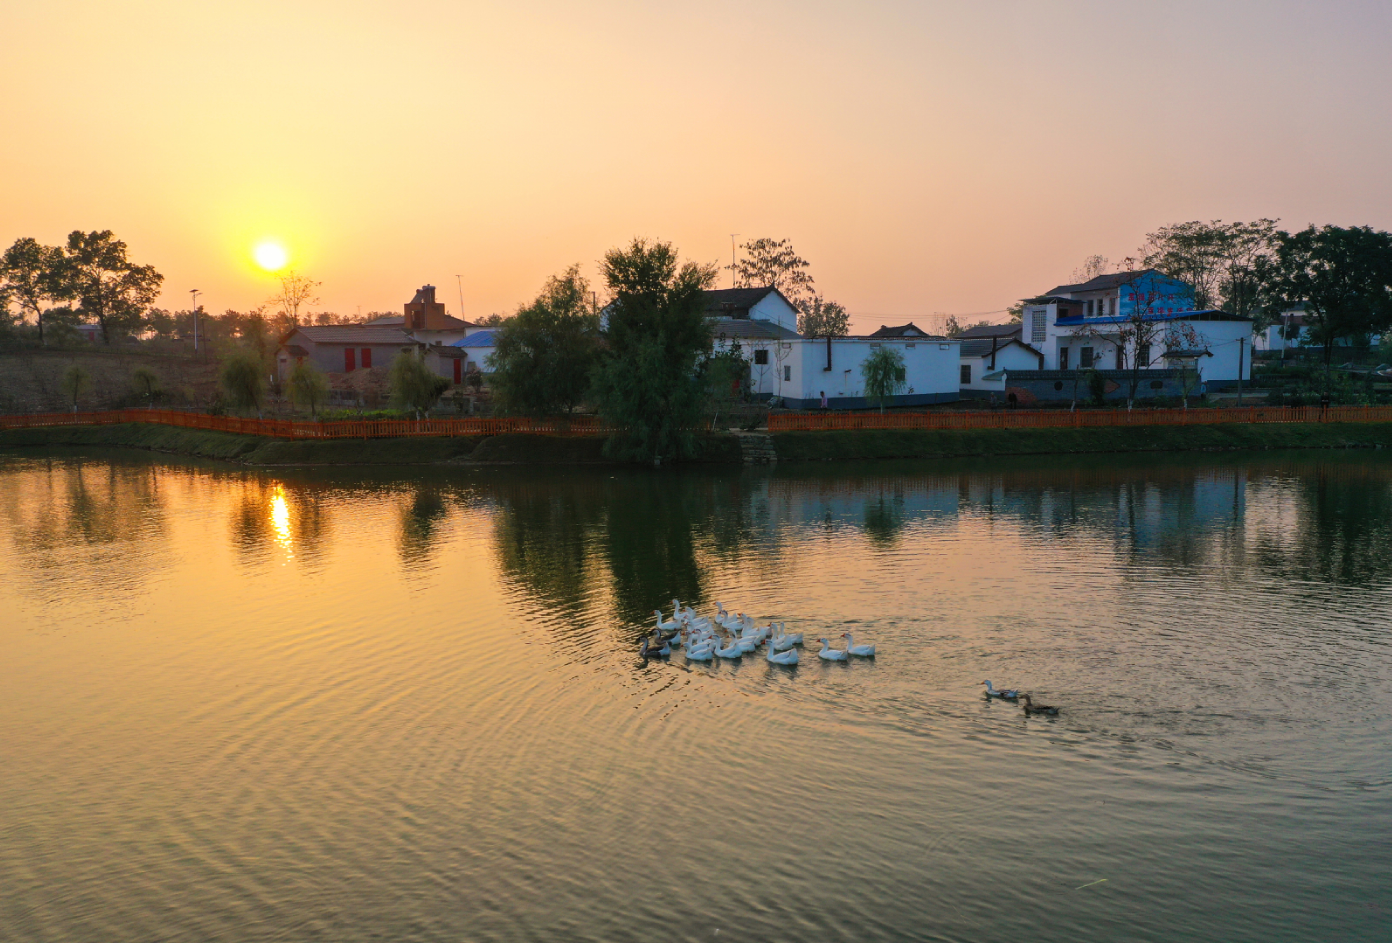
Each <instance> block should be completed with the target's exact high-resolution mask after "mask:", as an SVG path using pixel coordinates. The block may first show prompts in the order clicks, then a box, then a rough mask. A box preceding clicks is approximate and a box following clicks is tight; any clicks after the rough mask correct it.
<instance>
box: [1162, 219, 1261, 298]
mask: <svg viewBox="0 0 1392 943" xmlns="http://www.w3.org/2000/svg"><path fill="white" fill-rule="evenodd" d="M1276 233H1277V230H1276V220H1273V219H1258V220H1253V221H1252V222H1250V223H1242V222H1234V223H1225V222H1223V221H1222V220H1220V219H1215V220H1213V221H1212V222H1208V223H1204V222H1200V221H1198V220H1193V221H1191V222H1187V223H1176V224H1175V225H1173V226H1163V227H1161V228H1160V229H1158V230H1156V231H1155V232H1153V233H1150V234H1148V235H1147V236H1146V244H1145V245H1144V246H1143V247H1142V248H1141V250H1140V252H1139V253H1138V255H1139V256H1140V263H1141V267H1143V268H1155V269H1159V270H1160V271H1162V272H1164V273H1165V274H1166V275H1169V276H1171V277H1172V278H1178V279H1180V280H1182V281H1185V282H1188V283H1189V284H1190V285H1191V286H1193V289H1194V304H1195V306H1196V307H1198V308H1199V309H1200V310H1207V309H1210V308H1216V307H1219V306H1220V305H1221V306H1222V307H1223V308H1224V310H1226V311H1228V312H1230V313H1232V314H1236V315H1239V316H1241V317H1248V316H1250V314H1251V313H1252V310H1253V308H1254V307H1255V306H1256V304H1257V295H1258V290H1257V289H1258V287H1259V286H1258V283H1257V268H1258V266H1259V264H1260V263H1261V261H1262V260H1263V259H1268V258H1270V256H1271V254H1272V251H1273V250H1274V247H1275V242H1276Z"/></svg>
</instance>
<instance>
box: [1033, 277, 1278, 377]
mask: <svg viewBox="0 0 1392 943" xmlns="http://www.w3.org/2000/svg"><path fill="white" fill-rule="evenodd" d="M1022 329H1023V333H1022V340H1023V341H1024V342H1026V343H1028V344H1029V346H1030V347H1032V348H1034V349H1035V350H1037V351H1039V353H1040V354H1042V355H1043V358H1044V364H1043V367H1042V369H1044V370H1087V369H1098V370H1125V369H1127V368H1128V367H1131V366H1135V365H1139V366H1140V367H1141V368H1142V369H1165V368H1173V367H1178V366H1187V365H1193V366H1194V367H1195V368H1196V369H1197V370H1198V372H1199V376H1200V378H1201V380H1202V382H1203V383H1204V384H1205V385H1206V386H1207V388H1208V389H1210V390H1212V389H1219V388H1222V387H1224V386H1227V385H1229V384H1233V383H1236V382H1237V379H1238V377H1239V375H1241V377H1242V378H1243V379H1247V378H1249V377H1250V376H1251V364H1252V356H1251V354H1252V351H1251V343H1252V320H1251V319H1250V318H1243V317H1239V316H1237V315H1233V314H1228V313H1226V312H1224V311H1216V310H1207V311H1198V310H1195V307H1194V292H1193V289H1192V288H1190V287H1189V285H1187V284H1186V283H1184V282H1182V281H1180V280H1179V279H1176V278H1170V277H1169V276H1167V275H1164V274H1162V273H1160V272H1157V271H1155V270H1154V269H1150V270H1146V271H1141V272H1117V273H1115V274H1112V275H1101V276H1099V277H1097V278H1094V279H1092V280H1091V281H1087V282H1083V283H1081V284H1078V285H1060V286H1059V287H1057V288H1055V289H1053V290H1052V291H1050V292H1048V293H1047V294H1045V295H1042V296H1040V297H1038V298H1034V299H1031V300H1030V301H1029V302H1027V303H1026V304H1025V306H1024V312H1023V319H1022Z"/></svg>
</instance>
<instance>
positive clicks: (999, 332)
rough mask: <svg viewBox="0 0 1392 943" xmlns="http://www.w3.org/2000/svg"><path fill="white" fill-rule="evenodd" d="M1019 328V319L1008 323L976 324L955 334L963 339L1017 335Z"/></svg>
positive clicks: (1018, 334)
mask: <svg viewBox="0 0 1392 943" xmlns="http://www.w3.org/2000/svg"><path fill="white" fill-rule="evenodd" d="M1020 330H1021V324H1020V322H1019V321H1014V322H1012V323H1010V324H978V325H977V326H976V327H969V328H967V329H966V330H965V331H963V332H962V333H960V334H958V335H957V336H958V337H959V338H961V339H962V340H964V341H965V340H970V339H971V338H974V337H1019V336H1020Z"/></svg>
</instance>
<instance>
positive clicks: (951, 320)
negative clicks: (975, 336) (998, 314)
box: [943, 305, 1024, 337]
mask: <svg viewBox="0 0 1392 943" xmlns="http://www.w3.org/2000/svg"><path fill="white" fill-rule="evenodd" d="M1020 308H1021V311H1022V312H1023V310H1024V305H1021V306H1020ZM1021 316H1022V317H1023V314H1022V315H1021ZM994 326H995V325H994V324H992V322H990V321H973V322H972V323H971V324H963V323H962V322H961V321H958V320H957V315H955V314H949V315H948V316H947V321H946V322H945V323H944V324H943V333H944V334H946V335H947V336H948V337H961V336H962V335H963V334H965V333H966V332H967V331H970V330H971V329H972V328H975V327H994Z"/></svg>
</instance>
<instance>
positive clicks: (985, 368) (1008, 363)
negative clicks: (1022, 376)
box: [959, 336, 1044, 396]
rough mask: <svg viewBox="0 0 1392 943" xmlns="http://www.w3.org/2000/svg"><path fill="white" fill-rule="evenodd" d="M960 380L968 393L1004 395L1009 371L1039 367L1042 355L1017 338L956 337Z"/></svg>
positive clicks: (972, 394) (963, 389)
mask: <svg viewBox="0 0 1392 943" xmlns="http://www.w3.org/2000/svg"><path fill="white" fill-rule="evenodd" d="M959 341H960V342H961V345H962V346H961V353H960V360H959V363H960V367H959V369H960V370H961V374H962V375H961V377H960V383H961V388H962V392H963V393H965V394H967V395H969V396H988V395H990V394H991V393H999V394H1001V395H1002V396H1004V395H1005V377H1006V373H1007V371H1010V370H1039V369H1041V367H1040V364H1041V363H1043V361H1044V355H1043V354H1041V353H1040V352H1039V351H1037V350H1035V349H1034V348H1033V347H1031V346H1030V345H1029V344H1026V343H1023V342H1022V341H1021V340H1020V339H1019V338H1017V337H1008V336H1007V337H973V338H959Z"/></svg>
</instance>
